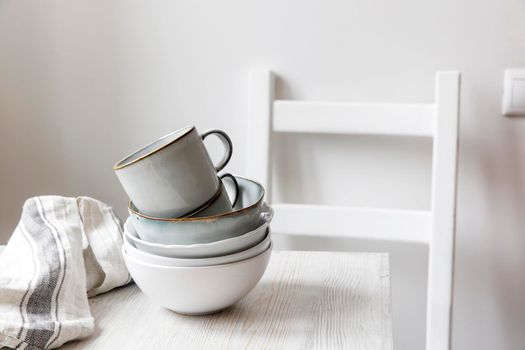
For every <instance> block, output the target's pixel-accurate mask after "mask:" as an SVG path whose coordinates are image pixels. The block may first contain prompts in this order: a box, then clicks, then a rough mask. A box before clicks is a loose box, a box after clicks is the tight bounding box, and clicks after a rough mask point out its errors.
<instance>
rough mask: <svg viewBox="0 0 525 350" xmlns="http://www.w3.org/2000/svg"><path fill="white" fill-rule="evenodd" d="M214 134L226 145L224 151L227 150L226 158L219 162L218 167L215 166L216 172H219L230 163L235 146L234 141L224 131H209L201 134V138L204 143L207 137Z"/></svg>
mask: <svg viewBox="0 0 525 350" xmlns="http://www.w3.org/2000/svg"><path fill="white" fill-rule="evenodd" d="M212 134H213V135H215V136H217V137H218V138H219V140H221V142H222V144H223V145H224V150H225V153H224V157H223V158H222V160H221V161H220V162H219V164H217V165H215V164H214V165H213V166H214V167H215V170H216V171H217V172H219V171H221V170H222V169H223V168H224V167H225V166H226V164H228V162H229V161H230V159H231V157H232V151H233V144H232V140H231V139H230V137H229V136H228V135H227V134H226V133H225V132H224V131H222V130H208V131H205V132H203V133H202V134H201V138H202V140H203V141H204V139H205V138H206V137H207V136H209V135H212Z"/></svg>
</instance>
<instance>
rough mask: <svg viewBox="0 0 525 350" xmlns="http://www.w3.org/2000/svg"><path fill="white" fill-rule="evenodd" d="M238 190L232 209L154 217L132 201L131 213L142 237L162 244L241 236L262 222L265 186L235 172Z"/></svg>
mask: <svg viewBox="0 0 525 350" xmlns="http://www.w3.org/2000/svg"><path fill="white" fill-rule="evenodd" d="M235 179H236V180H237V183H238V185H239V194H238V196H237V203H236V205H235V208H234V209H235V210H233V211H232V212H228V213H224V214H219V215H214V216H207V217H189V218H179V219H164V218H154V217H151V216H147V215H144V214H141V213H139V212H138V211H137V209H136V208H135V207H134V205H133V203H131V202H130V203H129V208H128V210H129V214H130V216H131V218H132V219H133V220H132V222H133V226H135V229H136V230H137V233H138V235H139V237H140V238H141V239H142V240H144V241H148V242H152V243H162V244H198V243H210V242H215V241H220V240H223V239H227V238H232V237H236V236H240V235H242V234H244V233H246V232H248V231H251V230H253V229H255V228H256V227H257V226H259V225H260V216H261V213H264V211H265V210H266V209H265V208H266V206H264V205H263V204H264V203H263V198H264V188H263V186H262V185H261V184H259V183H257V182H255V181H253V180H249V179H246V178H244V177H241V176H235Z"/></svg>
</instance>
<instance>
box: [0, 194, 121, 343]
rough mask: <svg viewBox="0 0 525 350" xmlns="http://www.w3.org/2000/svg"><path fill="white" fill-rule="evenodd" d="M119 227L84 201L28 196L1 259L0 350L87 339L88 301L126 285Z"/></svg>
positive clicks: (106, 211)
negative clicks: (1, 349) (2, 349)
mask: <svg viewBox="0 0 525 350" xmlns="http://www.w3.org/2000/svg"><path fill="white" fill-rule="evenodd" d="M121 246H122V227H121V223H120V221H119V220H118V219H117V217H116V216H115V215H114V213H113V211H112V209H111V208H110V207H108V206H107V205H106V204H104V203H102V202H100V201H97V200H95V199H92V198H88V197H78V198H66V197H60V196H42V197H33V198H30V199H28V200H27V201H26V202H25V203H24V208H23V211H22V217H21V218H20V222H19V223H18V226H17V227H16V229H15V232H14V233H13V235H12V236H11V238H10V240H9V242H8V244H7V246H6V248H5V249H4V251H3V252H2V253H1V254H0V348H1V347H2V346H6V347H10V348H15V349H30V350H33V349H35V350H36V349H52V348H56V347H59V346H60V345H62V344H64V343H65V342H67V341H70V340H73V339H79V338H84V337H88V336H90V335H91V334H92V333H93V331H94V321H93V317H92V316H91V312H90V309H89V303H88V296H95V295H97V294H100V293H104V292H107V291H109V290H111V289H113V288H115V287H118V286H121V285H124V284H127V283H128V282H130V280H131V278H130V276H129V273H128V271H127V269H126V266H125V264H124V261H123V258H122V255H121V251H120V249H121Z"/></svg>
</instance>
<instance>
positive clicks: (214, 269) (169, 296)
mask: <svg viewBox="0 0 525 350" xmlns="http://www.w3.org/2000/svg"><path fill="white" fill-rule="evenodd" d="M271 251H272V247H271V245H270V247H269V248H268V249H267V250H266V251H265V252H263V253H261V254H259V255H257V256H254V257H253V258H250V259H246V260H242V261H237V262H234V263H231V264H224V265H214V266H204V267H173V266H160V265H154V264H148V263H145V262H142V261H140V260H138V259H135V258H133V257H131V256H130V255H129V254H128V253H127V252H126V249H125V247H122V255H123V256H124V261H125V262H126V266H127V267H128V270H129V273H130V274H131V277H133V280H134V281H135V283H136V284H137V285H138V287H139V288H140V289H141V290H142V291H143V292H144V294H146V295H147V296H148V297H150V298H151V299H152V300H153V301H154V302H155V303H157V304H159V305H161V306H163V307H165V308H167V309H170V310H173V311H175V312H178V313H181V314H187V315H202V314H208V313H213V312H216V311H219V310H222V309H224V308H227V307H228V306H231V305H233V304H234V303H236V302H237V301H239V300H240V299H242V298H243V297H244V296H245V295H246V294H248V293H249V292H250V291H251V290H252V289H253V287H255V285H256V284H257V282H259V280H260V279H261V277H262V275H263V274H264V271H265V270H266V266H268V262H269V261H270V256H271Z"/></svg>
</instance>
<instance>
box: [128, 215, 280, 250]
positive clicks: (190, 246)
mask: <svg viewBox="0 0 525 350" xmlns="http://www.w3.org/2000/svg"><path fill="white" fill-rule="evenodd" d="M268 209H269V210H268V213H269V216H268V219H266V220H265V221H264V222H263V223H262V224H261V225H259V226H258V227H256V228H254V229H253V230H251V231H248V232H246V233H244V234H242V235H240V236H235V237H230V238H226V239H221V240H220V241H214V242H209V243H194V244H162V243H155V242H148V241H145V240H143V239H140V237H133V236H132V235H131V234H130V233H129V232H128V230H126V224H127V223H128V220H126V222H125V223H124V235H126V236H129V237H130V238H131V240H132V241H134V242H137V241H139V243H140V244H144V245H147V246H150V247H156V248H161V249H174V248H177V249H195V248H199V247H204V246H211V245H215V244H218V243H219V242H220V243H221V244H223V243H224V242H225V241H227V242H231V240H236V239H240V237H245V236H246V235H249V234H255V232H256V231H258V230H259V229H261V228H263V227H265V228H268V226H270V222H271V221H272V219H273V209H272V208H271V207H270V206H268ZM128 219H131V217H130V218H128ZM131 220H132V219H131ZM131 220H130V221H129V225H131V226H133V223H132V222H131ZM133 229H134V230H135V231H137V230H136V229H135V227H133ZM137 236H138V234H137ZM227 242H226V244H227Z"/></svg>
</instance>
